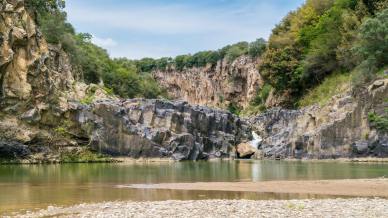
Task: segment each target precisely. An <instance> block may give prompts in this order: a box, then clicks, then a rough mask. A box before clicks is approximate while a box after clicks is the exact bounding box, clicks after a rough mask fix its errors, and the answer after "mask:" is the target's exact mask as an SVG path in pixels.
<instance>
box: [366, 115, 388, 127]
mask: <svg viewBox="0 0 388 218" xmlns="http://www.w3.org/2000/svg"><path fill="white" fill-rule="evenodd" d="M368 119H369V122H370V123H371V124H372V126H373V127H375V128H376V129H378V130H380V131H383V132H388V112H387V111H386V112H385V115H382V116H379V115H377V114H376V113H373V112H371V113H369V114H368Z"/></svg>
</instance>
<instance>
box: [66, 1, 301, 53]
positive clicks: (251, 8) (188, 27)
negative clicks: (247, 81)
mask: <svg viewBox="0 0 388 218" xmlns="http://www.w3.org/2000/svg"><path fill="white" fill-rule="evenodd" d="M303 2H304V0H109V1H106V0H67V1H66V11H67V13H68V19H69V21H70V22H71V23H72V24H73V25H74V27H75V28H76V30H77V32H87V33H90V34H92V35H93V36H94V39H93V42H94V43H96V44H98V45H99V46H101V47H103V48H105V49H107V50H108V52H109V54H110V55H111V56H112V57H128V58H131V59H139V58H143V57H153V58H158V57H166V56H167V57H170V56H171V57H174V56H176V55H179V54H188V53H195V52H197V51H202V50H215V49H219V48H221V47H223V46H225V45H227V44H232V43H236V42H239V41H254V40H255V39H256V38H259V37H263V38H266V39H267V38H268V36H269V34H270V33H271V29H272V28H273V27H274V26H275V24H276V23H278V22H279V21H280V20H281V19H282V17H283V16H285V15H286V14H287V13H288V12H289V11H290V10H295V9H296V8H297V7H299V6H300V5H302V4H303Z"/></svg>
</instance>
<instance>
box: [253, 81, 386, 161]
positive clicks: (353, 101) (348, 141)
mask: <svg viewBox="0 0 388 218" xmlns="http://www.w3.org/2000/svg"><path fill="white" fill-rule="evenodd" d="M387 98H388V79H381V80H378V81H375V82H374V83H373V84H371V85H370V86H369V87H367V88H364V89H363V90H361V91H358V92H357V95H355V96H353V95H352V94H351V93H350V92H348V93H344V94H342V95H338V96H335V97H333V99H332V100H331V102H329V103H328V104H327V105H326V106H324V107H318V106H312V107H308V108H304V109H301V110H286V109H280V108H275V109H272V110H269V111H268V112H266V113H264V114H262V115H260V116H257V117H253V118H251V119H250V120H249V123H250V124H251V125H252V128H253V130H254V131H257V132H258V133H260V135H261V136H262V137H263V138H264V141H263V143H262V146H261V147H260V149H261V150H262V152H263V154H264V156H265V157H267V158H337V157H355V156H377V157H386V156H388V144H387V141H388V134H387V132H381V131H380V132H379V131H377V130H376V129H374V128H373V127H372V126H371V125H370V123H369V121H368V113H369V112H376V113H377V114H383V113H386V112H385V110H386V109H387V108H388V105H387V104H388V103H387V101H386V99H387Z"/></svg>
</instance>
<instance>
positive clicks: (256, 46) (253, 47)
mask: <svg viewBox="0 0 388 218" xmlns="http://www.w3.org/2000/svg"><path fill="white" fill-rule="evenodd" d="M266 47H267V42H266V41H265V40H264V39H263V38H260V39H256V41H254V42H251V43H249V48H248V54H249V55H250V56H251V57H253V58H255V57H259V56H261V55H262V54H263V53H264V51H265V49H266Z"/></svg>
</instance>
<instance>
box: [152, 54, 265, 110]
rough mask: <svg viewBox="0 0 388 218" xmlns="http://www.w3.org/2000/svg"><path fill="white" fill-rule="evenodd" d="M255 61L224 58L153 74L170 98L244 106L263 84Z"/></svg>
mask: <svg viewBox="0 0 388 218" xmlns="http://www.w3.org/2000/svg"><path fill="white" fill-rule="evenodd" d="M257 64H258V60H253V59H252V58H251V57H249V56H241V57H239V58H237V59H236V60H235V61H233V62H231V63H230V62H228V61H227V60H226V59H224V60H220V61H218V62H217V64H216V65H211V64H208V65H207V66H206V67H193V68H185V69H183V70H182V71H179V70H176V69H175V68H174V67H170V68H168V69H167V70H165V71H160V70H157V71H155V72H154V73H153V75H154V77H155V78H156V81H158V82H159V84H160V85H161V86H162V87H164V88H166V89H167V91H168V93H169V94H170V96H171V97H172V98H174V99H181V100H185V101H188V102H189V103H190V104H199V105H206V106H211V107H218V108H226V107H227V106H228V105H229V104H231V103H232V104H235V105H237V106H240V107H246V106H247V105H248V104H249V102H250V101H251V100H252V98H253V97H255V95H256V92H257V89H258V88H259V87H260V86H261V85H263V80H262V77H261V75H260V73H259V72H258V70H257Z"/></svg>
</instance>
